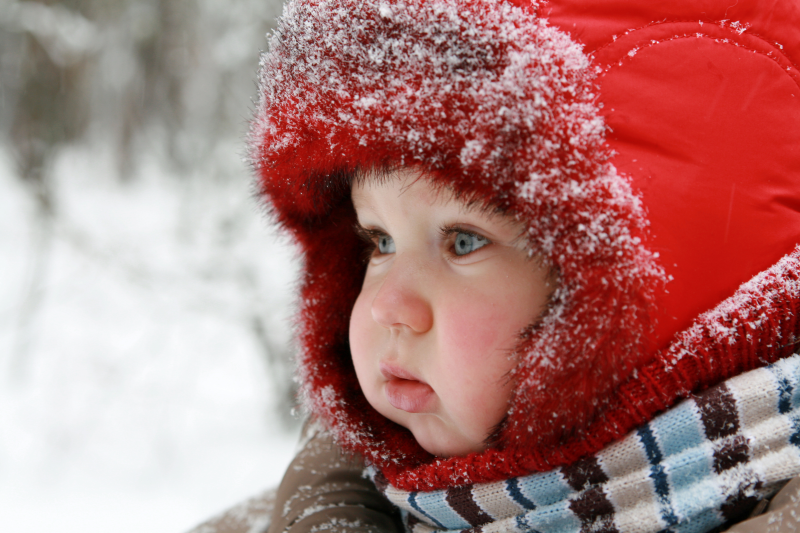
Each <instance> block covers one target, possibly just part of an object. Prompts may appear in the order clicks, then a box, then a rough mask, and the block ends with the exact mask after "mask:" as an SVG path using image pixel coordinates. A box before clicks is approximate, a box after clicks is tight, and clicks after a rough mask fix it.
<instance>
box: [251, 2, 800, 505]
mask: <svg viewBox="0 0 800 533" xmlns="http://www.w3.org/2000/svg"><path fill="white" fill-rule="evenodd" d="M724 3H725V2H697V1H695V2H691V3H690V2H685V3H681V2H678V1H673V2H671V3H666V4H665V3H659V5H658V6H651V5H650V4H644V3H642V4H636V3H631V2H624V1H621V2H597V3H587V2H585V1H584V2H577V1H576V2H566V1H560V2H559V1H553V2H549V3H547V4H542V5H539V4H537V3H527V2H522V1H516V0H515V1H514V2H511V1H508V2H503V1H499V0H478V1H467V0H434V1H423V0H405V1H397V0H382V1H378V0H362V1H356V0H330V1H322V0H317V1H315V0H301V1H294V2H290V3H289V4H287V6H286V8H285V10H284V14H283V17H282V18H281V20H280V22H279V26H278V29H277V30H276V33H275V35H274V36H273V38H272V40H271V42H270V49H269V51H268V52H267V53H265V54H264V55H263V57H262V62H261V70H260V80H259V81H260V85H259V86H260V95H259V96H260V97H259V103H258V107H257V109H256V113H255V117H254V119H253V122H252V126H251V132H250V139H249V140H250V150H251V151H250V153H251V159H252V162H253V164H254V167H255V169H256V172H257V176H258V183H259V186H260V190H261V192H262V194H263V195H264V198H265V199H266V202H267V204H268V206H269V208H270V211H271V213H272V215H273V216H274V218H275V219H276V221H277V222H278V223H279V224H281V225H282V226H283V227H284V228H285V229H286V230H287V231H288V232H289V233H290V234H291V235H292V237H293V239H294V240H295V241H296V242H297V243H298V245H299V248H300V250H301V252H302V257H303V277H302V280H301V286H300V305H299V312H298V317H297V326H298V339H299V346H300V354H299V361H298V368H299V376H300V380H301V391H302V395H303V400H304V403H305V405H306V406H307V407H308V408H309V410H310V411H311V412H313V413H314V414H315V415H316V416H317V417H319V418H320V419H321V420H323V421H324V422H325V423H326V424H327V425H328V427H329V428H330V429H331V431H332V432H333V434H334V435H335V436H336V437H337V439H338V440H339V442H340V443H341V444H342V445H343V446H344V447H345V448H348V449H350V450H353V451H357V452H359V453H362V454H363V455H364V456H365V457H366V458H367V459H368V460H369V461H371V462H372V463H374V464H376V465H377V466H378V467H379V468H381V469H382V471H383V472H384V474H386V475H387V477H388V478H389V480H390V481H391V482H393V483H394V484H395V485H396V486H398V487H401V488H406V489H423V490H427V489H433V488H440V487H442V486H446V485H452V484H454V483H458V484H465V483H475V482H486V481H492V480H496V479H502V478H505V477H509V476H511V475H519V474H524V473H529V472H531V471H535V470H542V469H544V468H549V467H552V466H554V465H557V464H564V463H566V462H570V461H572V460H575V459H577V458H579V457H580V456H581V455H583V454H586V453H591V452H593V451H596V450H597V449H599V447H601V446H603V445H604V444H606V443H608V442H609V441H610V440H613V439H614V438H618V437H619V436H621V435H622V434H624V433H625V432H627V431H629V430H630V429H632V428H633V427H635V424H638V423H641V422H642V421H643V420H646V419H647V418H648V417H650V416H652V414H653V413H654V412H656V411H657V410H658V409H663V408H665V407H667V406H668V405H670V404H671V403H674V402H675V401H676V400H677V399H678V398H680V397H681V396H685V395H686V394H688V393H690V392H691V391H693V390H697V389H698V388H701V387H704V386H708V385H709V384H711V383H713V382H715V381H718V380H720V379H724V378H725V377H727V376H730V375H734V374H735V373H738V372H741V371H742V370H744V369H746V368H749V367H753V366H757V365H761V364H765V363H767V362H769V361H771V360H774V359H776V358H778V357H781V356H784V355H786V354H788V353H791V351H792V350H793V343H794V342H795V339H796V338H797V337H800V321H798V320H796V319H795V317H796V316H797V312H799V311H800V304H798V302H800V297H799V296H798V294H800V282H798V276H799V275H800V274H799V272H800V268H799V267H798V263H799V262H800V260H798V254H797V253H794V255H792V253H793V250H794V248H795V246H796V245H797V244H798V243H800V74H799V73H798V70H797V66H796V65H797V62H798V61H800V32H798V31H796V28H798V27H800V7H799V6H798V4H797V3H796V2H789V1H785V0H778V1H777V2H775V3H773V5H772V6H771V7H770V8H769V9H768V10H764V8H763V7H762V8H761V9H759V6H758V5H757V3H756V2H755V1H754V0H740V2H739V3H738V4H737V5H736V6H734V7H730V8H728V7H727V6H725V5H723V4H724ZM396 167H414V168H418V169H421V170H424V171H426V172H427V173H428V174H429V175H431V176H432V177H433V179H435V180H437V181H438V182H439V183H440V184H442V185H445V186H447V187H449V188H452V189H454V190H455V191H456V192H457V193H458V194H460V195H461V197H463V198H465V199H468V200H476V201H479V202H484V203H486V204H491V205H494V206H497V207H500V208H503V209H504V210H506V212H508V213H511V214H512V215H514V216H516V217H517V218H518V219H519V220H521V221H522V222H523V223H524V224H525V225H526V228H527V231H528V234H527V236H528V241H529V243H530V246H531V248H532V249H533V250H535V251H536V252H537V253H540V254H542V255H543V256H544V257H545V261H546V262H547V264H548V265H550V267H551V268H552V269H553V270H554V271H555V272H556V273H557V275H558V281H559V288H558V290H557V292H556V294H555V296H554V302H553V306H552V308H551V309H550V311H549V312H548V313H547V314H546V315H545V318H544V320H543V321H542V322H541V323H540V324H539V326H538V327H537V328H536V329H535V330H534V331H533V332H532V333H529V334H526V335H524V336H522V337H521V338H520V341H519V344H518V347H517V351H518V353H519V354H520V355H521V358H520V364H519V366H518V368H517V369H516V370H515V375H514V379H515V381H516V391H515V394H514V398H513V400H512V404H511V406H510V409H509V414H508V416H507V418H506V420H505V422H504V423H503V425H502V427H501V428H500V430H499V433H498V439H497V444H496V446H495V447H493V448H492V449H490V450H487V451H485V452H483V453H478V454H472V455H470V456H468V457H455V458H448V459H440V458H435V457H432V456H430V455H429V454H427V453H426V452H425V451H424V450H422V449H421V448H420V447H419V445H418V444H417V443H416V442H415V441H414V439H413V437H412V436H411V434H410V433H409V432H408V431H407V430H405V429H404V428H402V427H400V426H397V425H395V424H393V423H392V422H389V421H388V420H386V419H384V418H383V417H382V416H380V415H379V414H378V413H377V412H375V411H374V410H373V409H372V408H371V407H370V406H369V404H368V403H367V402H366V400H365V399H364V397H363V395H362V393H361V391H360V389H359V386H358V382H357V380H356V377H355V372H354V370H353V366H352V363H351V360H350V353H349V348H348V339H347V335H348V323H349V317H350V311H351V309H352V306H353V303H354V302H355V299H356V296H357V295H358V292H359V290H360V286H361V282H362V280H363V274H364V263H363V261H361V259H360V258H361V257H362V256H363V249H362V246H363V245H362V244H361V243H360V240H359V239H358V237H357V236H356V234H355V232H354V231H353V226H354V224H355V213H354V211H353V207H352V205H351V203H350V182H351V180H352V178H353V176H355V175H356V174H357V173H359V172H367V171H369V170H372V169H385V168H396ZM784 256H787V257H786V258H784V260H783V261H782V262H779V260H780V259H781V258H782V257H784ZM770 267H772V270H771V271H770V272H769V273H767V274H763V275H762V276H761V277H759V278H756V279H754V280H753V281H751V283H750V284H749V285H747V286H744V287H742V288H741V289H740V290H739V291H738V292H737V288H739V286H740V285H741V284H743V283H745V282H748V280H751V278H754V276H756V275H757V274H758V273H759V272H762V271H765V270H767V269H769V268H770ZM767 295H768V296H769V297H767ZM709 310H711V312H709V313H705V314H703V313H704V312H705V311H709ZM698 328H699V329H698ZM720 332H723V333H724V335H723V333H720ZM687 354H688V355H687ZM676 376H678V377H676Z"/></svg>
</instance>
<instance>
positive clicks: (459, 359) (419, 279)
mask: <svg viewBox="0 0 800 533" xmlns="http://www.w3.org/2000/svg"><path fill="white" fill-rule="evenodd" d="M417 177H418V175H417V174H411V173H410V172H399V173H397V175H396V176H394V177H393V178H392V179H388V180H386V181H382V180H381V181H379V180H366V181H365V182H362V183H357V184H356V185H354V186H353V191H352V198H353V204H354V206H355V209H356V213H357V215H358V221H359V224H360V225H361V227H362V228H363V232H364V234H365V235H366V236H368V237H369V238H370V240H371V241H372V242H373V243H374V245H375V250H374V251H373V253H372V255H371V256H370V259H369V266H368V267H367V273H366V277H365V278H364V285H363V286H362V288H361V293H360V294H359V296H358V299H357V300H356V303H355V306H354V307H353V313H352V316H351V317H350V349H351V352H352V357H353V364H354V365H355V370H356V374H357V376H358V382H359V383H360V385H361V388H362V390H363V391H364V395H365V396H366V398H367V400H368V401H369V403H370V404H371V405H372V406H373V407H374V408H375V409H376V410H377V411H378V412H379V413H381V414H382V415H384V416H385V417H387V418H389V419H390V420H393V421H394V422H396V423H398V424H400V425H402V426H404V427H406V428H408V429H409V430H410V431H411V432H412V433H413V434H414V437H415V438H416V440H417V442H419V444H420V445H421V446H422V447H423V448H424V449H425V450H427V451H428V452H430V453H433V454H435V455H439V456H453V455H464V454H467V453H469V452H474V451H480V450H483V449H484V448H485V447H486V444H485V441H486V439H487V437H489V436H490V434H491V433H492V432H493V431H494V429H495V427H496V426H497V425H498V424H499V423H500V422H501V421H502V420H503V418H504V416H505V414H506V411H507V410H508V404H509V400H510V398H511V393H512V390H513V386H514V384H513V383H512V380H511V379H510V377H509V376H510V371H511V370H512V369H513V368H514V366H515V365H516V358H515V357H513V356H512V355H511V354H510V352H511V351H512V349H513V348H514V346H515V344H516V342H517V341H518V339H519V335H520V333H521V332H522V330H523V329H524V328H526V327H527V326H529V325H530V324H532V323H533V322H535V321H536V320H537V318H538V317H539V316H540V315H541V313H542V312H543V311H544V309H545V306H546V304H547V300H548V297H549V295H550V294H551V292H552V291H553V289H554V286H553V282H552V280H551V276H550V275H549V272H548V270H547V269H546V268H544V267H542V266H540V265H539V264H538V261H535V260H531V259H530V258H529V254H528V251H527V249H526V248H525V246H524V242H523V240H522V239H520V238H519V237H520V234H521V233H522V232H523V227H522V225H520V224H519V223H517V222H516V221H515V220H514V219H513V218H511V217H508V216H504V215H498V214H494V213H489V212H486V211H485V210H482V209H481V208H480V207H473V208H471V207H468V206H467V205H465V203H464V202H462V201H460V200H457V199H453V198H452V197H451V195H450V194H449V193H448V192H446V191H445V192H442V191H438V192H437V191H436V190H435V189H434V188H433V187H431V185H430V183H429V182H428V180H427V179H425V178H424V177H423V178H421V179H416V178H417Z"/></svg>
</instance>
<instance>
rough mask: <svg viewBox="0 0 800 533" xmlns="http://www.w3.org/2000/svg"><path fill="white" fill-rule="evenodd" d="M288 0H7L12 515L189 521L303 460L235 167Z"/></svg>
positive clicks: (265, 247)
mask: <svg viewBox="0 0 800 533" xmlns="http://www.w3.org/2000/svg"><path fill="white" fill-rule="evenodd" d="M279 11H280V5H279V2H278V1H277V0H258V1H256V0H226V1H225V2H222V1H219V0H71V1H42V2H32V1H28V2H16V1H13V0H2V1H1V2H0V530H2V531H13V532H23V533H24V532H46V531H59V532H62V533H70V532H79V531H80V532H82V533H91V532H108V531H113V532H143V531H146V532H152V533H158V532H165V533H166V532H170V533H180V532H182V531H186V530H188V529H190V528H191V527H192V526H194V525H196V524H197V523H198V522H200V521H202V520H203V519H205V518H208V517H210V516H211V515H213V514H215V513H217V512H219V511H221V510H223V509H225V508H226V507H228V506H230V505H232V504H234V503H236V502H238V501H240V500H242V499H243V498H246V497H247V496H250V495H253V494H255V493H257V492H259V491H261V490H262V489H264V488H266V487H269V486H272V485H275V484H276V483H277V482H278V481H279V479H280V477H281V475H282V473H283V470H284V468H285V467H286V464H287V463H288V461H289V460H290V458H291V455H292V452H293V450H294V445H295V442H296V438H297V436H296V435H297V432H298V421H297V420H295V419H294V418H293V416H292V415H291V414H290V411H291V408H292V397H293V396H292V395H293V390H292V383H291V378H290V372H291V370H290V365H291V364H290V362H289V359H290V354H291V345H290V316H291V308H290V305H291V300H292V290H293V289H292V287H293V283H294V277H295V271H296V261H295V260H294V256H293V251H292V250H291V248H290V247H288V245H287V243H286V242H285V241H283V240H282V239H281V238H280V237H279V236H278V235H277V234H276V233H275V231H274V230H273V229H272V228H271V227H270V226H269V224H268V223H267V221H266V219H265V218H264V217H263V216H262V214H261V213H260V211H259V206H258V203H257V201H256V200H255V199H254V198H253V196H252V190H251V182H250V178H251V177H250V174H249V169H248V168H247V165H246V164H245V163H244V162H243V160H242V159H243V155H244V141H243V139H244V136H245V133H246V130H247V119H248V117H249V115H250V109H251V107H252V103H251V99H252V98H253V97H254V96H255V86H254V82H253V80H254V78H255V71H256V68H257V62H258V53H259V51H260V50H261V49H263V48H265V47H266V38H265V34H267V33H268V32H269V31H270V29H271V27H272V26H273V24H274V19H275V17H276V16H277V15H278V14H279Z"/></svg>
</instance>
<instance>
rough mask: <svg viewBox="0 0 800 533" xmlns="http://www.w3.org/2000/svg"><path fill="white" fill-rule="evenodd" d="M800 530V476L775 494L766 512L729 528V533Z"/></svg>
mask: <svg viewBox="0 0 800 533" xmlns="http://www.w3.org/2000/svg"><path fill="white" fill-rule="evenodd" d="M796 531H800V477H796V478H794V479H793V480H791V481H790V482H789V483H787V484H786V486H785V487H783V488H782V489H781V491H780V492H778V494H776V495H775V496H773V498H772V501H771V502H770V503H769V506H768V507H767V510H766V512H765V513H764V514H760V515H758V516H755V517H753V518H750V519H749V520H745V521H744V522H739V523H738V524H736V525H735V526H733V527H731V528H730V529H728V533H794V532H796Z"/></svg>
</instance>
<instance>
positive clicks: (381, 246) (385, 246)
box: [378, 235, 394, 254]
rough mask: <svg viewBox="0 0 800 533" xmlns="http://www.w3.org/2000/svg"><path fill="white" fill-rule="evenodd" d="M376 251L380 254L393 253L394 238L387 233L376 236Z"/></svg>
mask: <svg viewBox="0 0 800 533" xmlns="http://www.w3.org/2000/svg"><path fill="white" fill-rule="evenodd" d="M378 252H379V253H381V254H393V253H394V239H392V238H391V237H389V236H388V235H381V236H380V237H378Z"/></svg>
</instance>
